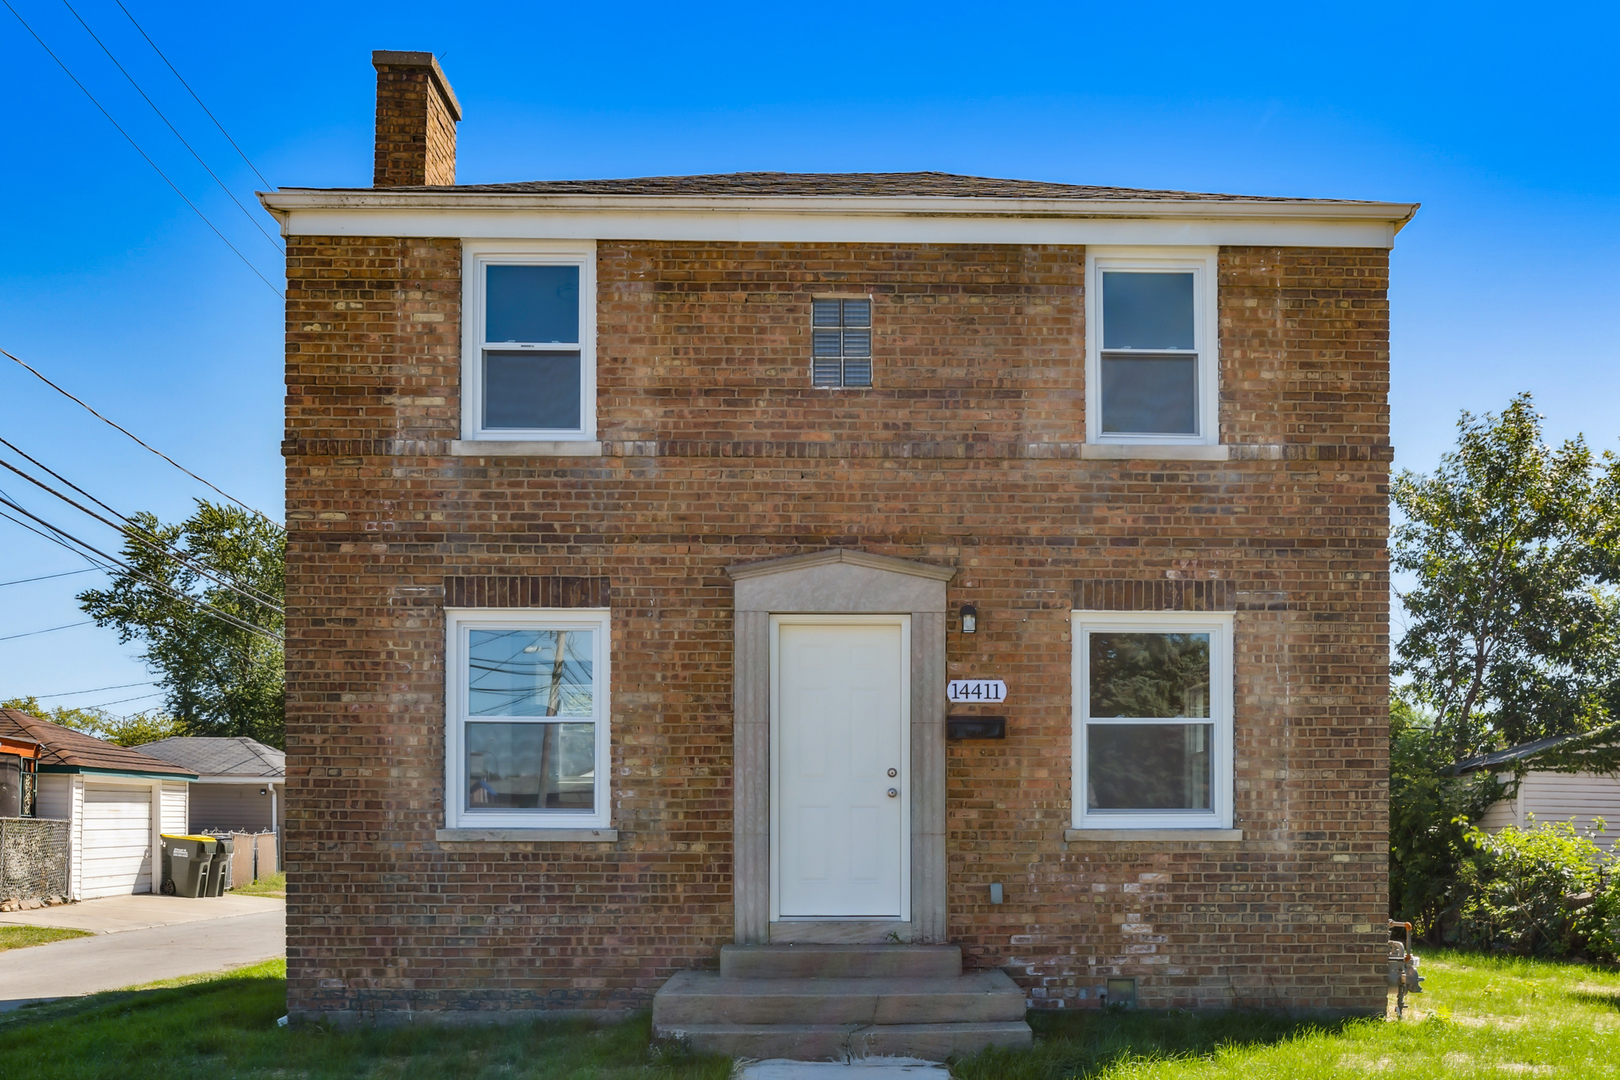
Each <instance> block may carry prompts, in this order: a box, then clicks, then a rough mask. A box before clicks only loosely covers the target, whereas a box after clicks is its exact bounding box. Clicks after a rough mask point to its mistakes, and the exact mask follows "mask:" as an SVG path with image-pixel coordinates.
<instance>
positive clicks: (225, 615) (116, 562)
mask: <svg viewBox="0 0 1620 1080" xmlns="http://www.w3.org/2000/svg"><path fill="white" fill-rule="evenodd" d="M0 506H7V507H10V508H11V509H13V510H15V511H17V512H18V513H19V514H22V515H23V516H24V517H27V518H30V519H32V520H34V521H37V522H38V523H39V524H41V525H43V526H45V527H46V528H47V529H49V530H50V531H51V532H53V533H56V534H58V535H59V536H61V537H62V538H63V540H70V541H72V542H73V543H74V544H77V545H78V546H79V547H81V548H83V549H85V551H89V552H91V553H93V554H95V555H96V556H98V557H99V558H100V559H101V560H102V561H103V562H104V563H108V564H110V565H112V566H116V567H119V568H120V569H123V570H127V571H128V572H129V573H131V574H134V575H135V576H136V577H138V578H141V579H142V580H144V581H147V582H150V583H151V584H152V585H154V586H156V587H157V588H158V589H159V590H161V591H162V592H164V593H166V594H168V595H169V596H170V597H172V598H174V599H176V600H180V601H182V602H184V603H188V604H191V605H192V606H193V607H195V608H197V609H198V610H199V611H203V612H206V613H208V614H211V615H213V616H214V617H215V618H217V619H219V620H220V621H222V622H225V623H229V624H230V625H231V626H234V627H236V628H237V629H238V630H246V631H248V632H249V633H252V634H256V635H258V636H259V637H262V638H264V639H266V640H267V641H272V642H275V643H276V644H277V645H280V644H281V643H282V641H281V638H279V637H277V636H276V635H275V634H272V633H271V632H270V631H268V630H266V629H264V627H262V626H255V625H254V624H252V623H250V622H247V621H246V620H244V619H240V618H238V617H237V616H235V615H232V614H230V613H229V612H227V611H222V610H220V609H219V608H217V607H214V606H213V605H212V604H209V603H207V602H206V601H203V600H200V599H198V598H197V597H195V596H190V595H188V594H186V593H183V592H180V591H179V590H177V589H175V588H173V587H171V586H170V585H168V584H167V583H166V582H162V581H159V580H158V579H156V578H154V577H152V576H150V575H149V574H145V573H142V572H141V571H140V570H137V569H136V568H135V567H133V566H130V565H129V564H128V563H126V562H123V561H122V560H120V559H116V558H114V557H113V556H111V555H108V554H107V553H106V552H105V551H102V550H101V549H100V548H98V547H96V546H95V545H93V544H87V543H85V542H84V541H83V540H80V539H79V538H78V537H77V536H74V535H73V534H72V533H70V532H68V531H67V530H66V529H62V528H60V527H58V526H56V525H52V524H51V523H50V522H49V521H46V520H45V519H44V518H42V517H40V516H39V515H38V514H34V513H30V512H29V511H28V510H25V509H23V508H22V507H21V506H19V505H17V504H16V503H15V502H13V501H12V500H11V498H10V497H9V496H6V495H4V494H3V493H0ZM0 516H5V517H10V516H11V515H9V514H3V513H0ZM12 520H13V521H15V520H16V519H15V518H12ZM19 524H20V523H19ZM32 531H34V532H39V530H38V529H34V530H32ZM42 535H43V534H42ZM58 543H61V541H58ZM62 546H63V547H67V548H68V550H69V551H72V550H74V549H73V548H72V547H69V545H68V544H66V543H63V544H62ZM80 554H83V552H81V553H80ZM85 558H86V559H89V561H91V562H94V561H95V560H94V559H90V557H89V556H85Z"/></svg>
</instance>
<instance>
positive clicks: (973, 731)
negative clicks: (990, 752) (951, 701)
mask: <svg viewBox="0 0 1620 1080" xmlns="http://www.w3.org/2000/svg"><path fill="white" fill-rule="evenodd" d="M945 737H946V738H947V739H952V740H955V739H1005V738H1006V737H1007V718H1006V717H1005V716H947V717H946V718H945Z"/></svg>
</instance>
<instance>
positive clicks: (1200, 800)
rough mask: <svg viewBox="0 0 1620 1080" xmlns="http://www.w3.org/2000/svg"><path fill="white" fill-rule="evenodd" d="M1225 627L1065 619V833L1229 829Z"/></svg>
mask: <svg viewBox="0 0 1620 1080" xmlns="http://www.w3.org/2000/svg"><path fill="white" fill-rule="evenodd" d="M1231 636H1232V624H1231V621H1230V618H1229V617H1225V616H1213V617H1212V616H1205V615H1195V616H1189V615H1187V614H1184V613H1180V612H1075V614H1074V650H1075V655H1074V671H1075V691H1074V697H1075V701H1074V716H1075V732H1074V759H1075V760H1074V776H1075V792H1074V827H1075V828H1077V829H1084V828H1094V829H1095V828H1102V829H1120V828H1159V829H1165V828H1230V827H1231V821H1232V810H1231V791H1232V751H1231V746H1232V668H1231V655H1232V647H1231Z"/></svg>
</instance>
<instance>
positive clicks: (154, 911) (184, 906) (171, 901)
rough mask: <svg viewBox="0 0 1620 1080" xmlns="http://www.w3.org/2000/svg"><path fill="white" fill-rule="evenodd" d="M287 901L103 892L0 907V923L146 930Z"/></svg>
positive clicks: (281, 906) (282, 905)
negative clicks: (30, 906)
mask: <svg viewBox="0 0 1620 1080" xmlns="http://www.w3.org/2000/svg"><path fill="white" fill-rule="evenodd" d="M286 909H287V902H286V901H285V900H277V899H275V898H273V897H269V896H235V895H233V894H231V893H226V894H225V895H224V896H197V897H185V896H154V895H153V894H151V893H141V894H140V895H138V896H108V897H103V898H102V899H100V900H86V901H84V902H83V903H80V904H63V905H61V906H60V907H47V908H36V909H34V910H33V911H5V912H0V926H65V927H67V928H68V929H70V930H88V931H90V932H91V933H92V934H116V933H119V932H120V931H124V930H145V929H146V928H147V927H150V926H179V925H180V924H182V923H191V922H202V921H204V920H207V919H224V918H229V917H230V916H232V915H256V914H259V913H262V912H266V911H285V910H286Z"/></svg>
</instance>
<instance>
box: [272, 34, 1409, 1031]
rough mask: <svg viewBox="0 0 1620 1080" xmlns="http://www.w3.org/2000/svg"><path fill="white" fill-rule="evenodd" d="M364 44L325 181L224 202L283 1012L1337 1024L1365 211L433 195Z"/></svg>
mask: <svg viewBox="0 0 1620 1080" xmlns="http://www.w3.org/2000/svg"><path fill="white" fill-rule="evenodd" d="M373 60H374V63H375V66H376V68H377V71H378V84H377V86H378V98H377V114H376V115H377V142H376V175H375V187H374V188H371V189H342V190H319V189H304V188H292V189H281V190H279V191H276V192H273V193H267V194H265V195H263V196H261V198H262V200H263V202H264V204H265V205H266V206H267V207H268V208H269V209H270V210H271V211H272V212H273V213H275V214H276V215H277V217H278V218H279V219H280V221H281V223H282V226H283V231H284V233H285V235H286V237H287V274H288V291H287V431H286V442H285V444H284V453H285V455H286V461H287V516H288V526H289V536H288V553H287V608H288V619H287V635H288V636H287V690H288V698H287V700H288V715H287V725H288V726H287V774H288V775H287V780H288V786H287V811H286V814H287V830H288V831H287V837H286V856H287V864H288V871H289V882H290V890H289V904H288V964H289V977H290V978H289V998H290V1000H289V1009H290V1011H291V1012H292V1014H293V1015H294V1016H295V1017H325V1018H329V1019H339V1020H341V1019H344V1018H349V1017H356V1016H362V1015H364V1016H389V1015H401V1016H403V1015H406V1014H410V1015H413V1016H418V1017H420V1016H423V1015H434V1014H444V1015H446V1017H447V1018H448V1017H449V1016H465V1015H466V1014H467V1012H468V1011H469V1010H473V1011H479V1010H488V1011H496V1012H499V1013H501V1014H503V1015H530V1014H535V1013H547V1012H563V1011H579V1010H623V1009H627V1008H633V1007H642V1006H645V1005H647V1004H648V1003H650V1002H652V1001H653V999H654V995H655V993H657V994H658V995H659V996H658V1003H657V1006H656V1011H655V1021H656V1022H657V1024H658V1026H659V1028H660V1030H664V1031H670V1032H678V1033H684V1034H687V1035H688V1036H690V1037H692V1038H694V1040H695V1041H698V1042H699V1043H701V1044H703V1045H713V1046H718V1047H721V1048H725V1049H731V1050H736V1051H739V1052H755V1051H760V1050H762V1049H763V1050H777V1049H780V1048H781V1040H780V1039H778V1040H777V1041H776V1042H773V1041H771V1038H767V1037H766V1036H767V1035H769V1033H770V1032H773V1031H775V1032H777V1035H782V1033H781V1031H778V1030H777V1029H778V1028H782V1027H783V1025H784V1024H786V1023H787V1022H789V1021H793V1022H802V1023H801V1024H800V1026H801V1027H802V1028H803V1030H802V1031H798V1032H797V1034H796V1035H794V1036H793V1038H794V1039H797V1041H796V1042H792V1047H791V1049H790V1052H795V1053H800V1054H802V1055H804V1056H823V1054H824V1053H825V1052H828V1051H827V1049H826V1048H827V1046H830V1045H832V1044H831V1043H830V1042H828V1040H833V1041H837V1039H838V1038H841V1039H842V1040H843V1041H842V1042H841V1043H839V1045H840V1046H842V1047H843V1048H844V1049H846V1050H847V1049H848V1048H849V1047H851V1046H852V1045H854V1046H856V1048H857V1049H860V1048H865V1049H868V1050H893V1049H895V1048H909V1049H912V1050H914V1051H918V1052H924V1053H933V1054H935V1055H936V1056H940V1055H942V1054H944V1053H946V1052H949V1051H951V1050H960V1049H964V1048H971V1047H972V1046H976V1045H983V1044H984V1043H986V1042H1003V1043H1010V1044H1017V1043H1019V1042H1020V1041H1022V1040H1027V1038H1028V1029H1027V1028H1026V1027H1025V1026H1024V1025H1023V1023H1022V1016H1023V1009H1024V1007H1025V1005H1026V1004H1027V1005H1028V1006H1030V1007H1034V1008H1082V1007H1089V1006H1096V1005H1098V1004H1099V1003H1101V1002H1103V1001H1104V1000H1106V999H1107V996H1108V995H1109V994H1112V995H1113V999H1114V1000H1119V999H1120V998H1121V997H1122V996H1124V997H1128V998H1132V999H1134V1000H1135V1001H1136V1002H1138V1003H1140V1004H1142V1005H1144V1006H1149V1007H1156V1006H1186V1007H1221V1006H1250V1007H1287V1008H1296V1009H1311V1010H1322V1011H1331V1012H1349V1013H1380V1014H1381V1012H1382V1010H1383V1008H1384V997H1385V985H1384V975H1383V969H1382V958H1383V948H1384V939H1385V934H1384V926H1383V919H1384V915H1385V911H1386V900H1385V897H1386V858H1387V856H1386V842H1385V833H1386V811H1385V804H1386V792H1387V758H1386V722H1387V716H1388V708H1387V665H1386V661H1387V651H1388V597H1389V591H1388V588H1389V585H1388V577H1387V561H1386V553H1385V544H1386V531H1387V493H1386V485H1387V481H1388V470H1389V461H1390V456H1391V451H1390V445H1389V438H1388V433H1389V412H1388V404H1387V392H1388V375H1389V307H1388V303H1387V299H1386V293H1387V286H1388V266H1389V250H1390V247H1391V245H1392V243H1393V238H1394V236H1395V234H1396V232H1397V231H1398V230H1399V229H1400V228H1401V227H1402V225H1404V223H1405V222H1406V221H1407V220H1408V219H1409V218H1410V217H1411V216H1412V214H1413V213H1414V212H1415V210H1416V207H1415V206H1414V205H1410V204H1392V203H1377V202H1351V201H1338V200H1313V199H1283V198H1250V197H1240V196H1230V195H1204V194H1189V193H1183V192H1167V191H1136V190H1127V189H1117V188H1097V187H1078V186H1071V185H1065V184H1048V183H1035V182H1026V181H1011V180H994V179H984V178H978V177H966V176H952V175H944V174H938V173H903V174H850V175H796V174H781V173H755V174H737V175H724V176H690V177H654V178H647V179H634V180H604V181H557V182H538V183H514V184H491V185H470V186H455V183H454V169H455V136H456V123H457V122H458V121H459V120H460V106H459V104H458V103H457V101H456V98H455V96H454V94H453V92H452V91H451V89H450V87H449V85H448V83H447V81H446V79H445V77H444V75H443V73H442V71H440V69H439V67H438V65H437V64H436V63H435V62H434V61H433V58H432V57H431V55H430V54H427V53H377V54H375V56H374V58H373ZM967 720H971V721H976V722H975V723H963V722H961V721H967ZM722 947H724V948H722ZM717 957H719V969H718V970H716V959H717ZM885 965H887V966H885ZM795 975H798V976H803V975H820V976H823V977H828V979H829V981H828V982H826V983H825V984H824V985H825V986H831V985H832V984H833V983H837V984H838V986H839V987H841V988H842V989H841V990H840V992H848V993H851V994H855V993H857V992H858V991H860V990H862V989H863V988H864V989H865V990H866V991H869V992H872V993H875V994H876V996H877V997H878V998H879V999H881V1000H884V1001H889V1002H891V1003H898V1004H896V1005H895V1006H894V1011H892V1013H891V1014H886V1015H887V1019H883V1016H882V1015H880V1017H879V1022H878V1023H876V1024H875V1025H872V1026H871V1027H870V1028H868V1027H866V1026H862V1025H860V1024H857V1023H856V1022H855V1021H853V1020H851V1019H850V1018H849V1017H846V1016H843V1015H842V1014H839V1013H838V1012H837V1010H836V1009H830V1011H829V1010H827V1009H821V1008H820V1005H819V1004H815V1003H811V1004H806V1002H810V998H808V997H805V996H803V995H800V996H799V997H795V996H794V995H793V993H792V992H791V988H790V987H789V988H784V987H787V986H788V984H786V983H784V981H783V980H784V979H787V978H789V977H791V976H795ZM754 976H772V977H773V979H772V980H771V981H767V982H757V983H755V984H753V985H752V987H751V988H750V987H749V986H747V985H744V986H742V987H741V988H739V985H738V980H740V979H744V978H748V977H754ZM832 976H839V977H840V978H836V979H834V978H831V977H832ZM879 976H882V977H883V978H890V979H899V980H901V982H903V983H905V985H900V983H891V982H883V981H881V979H880V980H879V982H866V983H861V982H859V979H860V978H862V977H871V978H878V977H879ZM929 979H933V980H934V982H933V983H930V984H928V985H927V986H924V985H922V984H924V983H928V980H929ZM963 979H966V980H970V981H971V980H974V979H977V980H978V981H977V982H975V983H972V985H971V986H969V984H968V983H964V982H961V981H960V980H963ZM906 980H910V982H906ZM913 984H915V985H913ZM919 987H920V988H919ZM930 987H931V988H932V989H931V990H930ZM661 988H662V993H659V992H660V990H661ZM750 989H751V991H752V992H743V991H749V990H750ZM964 989H970V990H972V991H973V993H976V994H978V995H979V997H980V998H982V999H985V1000H994V1001H996V1002H997V1004H996V1005H995V1007H994V1008H992V1009H990V1010H989V1011H988V1012H983V1013H982V1014H977V1013H972V1010H971V1009H968V1010H967V1011H962V1010H963V1008H964V1007H963V1006H962V1002H963V1001H965V1000H967V998H963V997H958V998H950V997H949V994H950V993H953V992H958V991H962V990H964ZM767 991H768V992H767ZM914 991H915V994H913V992H914ZM927 992H937V994H939V995H945V996H944V997H936V998H934V999H930V1000H933V1001H934V1002H935V1004H936V1005H937V1004H939V1003H940V1002H954V1004H951V1005H950V1006H949V1008H945V1009H938V1008H935V1009H933V1010H932V1011H930V1008H929V1007H927V1002H926V1001H925V1000H924V999H925V998H927ZM772 995H776V996H774V997H773V996H772ZM907 995H913V996H907ZM969 996H971V995H969ZM750 998H752V999H755V1000H756V1001H766V1002H774V1003H775V1004H774V1005H773V1006H772V1007H779V1008H778V1012H779V1013H780V1015H775V1014H773V1015H770V1016H767V1015H764V1013H759V1012H757V1011H756V1013H754V1014H750V1013H748V1010H747V1008H743V1007H741V1006H739V1005H738V1001H739V1000H746V999H750ZM818 1000H819V999H818ZM1009 1000H1010V1001H1011V1005H1008V1001H1009ZM794 1002H797V1003H798V1004H797V1005H795V1004H793V1003H794ZM916 1002H923V1004H921V1005H917V1008H916V1009H913V1010H912V1011H907V1010H908V1009H911V1005H913V1004H916ZM822 1004H825V1003H822ZM868 1005H870V1002H869V1003H868ZM760 1008H766V1007H765V1006H760ZM829 1008H830V1007H829ZM818 1009H819V1010H820V1011H818ZM795 1010H798V1011H797V1012H796V1011H795ZM1009 1010H1010V1011H1009ZM767 1011H769V1010H768V1009H767ZM868 1011H869V1012H870V1010H868ZM809 1013H815V1014H816V1015H815V1016H810V1015H809ZM879 1013H880V1014H882V1010H881V1009H880V1010H879ZM945 1013H949V1014H950V1016H949V1017H946V1016H944V1015H943V1014H945ZM992 1013H993V1014H994V1015H992ZM947 1019H949V1020H952V1021H953V1022H945V1021H946V1020H947ZM812 1021H818V1022H812ZM773 1025H774V1026H773ZM892 1025H901V1026H902V1027H905V1026H906V1025H909V1026H910V1029H911V1030H910V1031H909V1034H907V1033H906V1032H900V1034H898V1035H895V1032H897V1031H900V1028H894V1029H893V1030H889V1026H892ZM856 1028H859V1029H860V1032H861V1038H863V1039H865V1040H866V1041H865V1042H860V1041H859V1040H857V1042H856V1043H854V1044H852V1043H851V1041H850V1038H849V1033H850V1032H851V1031H852V1030H856ZM834 1029H836V1030H834ZM925 1029H926V1030H925ZM886 1031H887V1032H888V1034H890V1035H894V1037H893V1038H886V1037H885V1032H886ZM839 1033H841V1034H839ZM773 1037H774V1036H773ZM782 1037H783V1038H786V1036H782ZM818 1040H819V1041H818ZM930 1040H932V1041H930ZM789 1041H792V1040H789ZM919 1048H920V1049H919Z"/></svg>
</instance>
